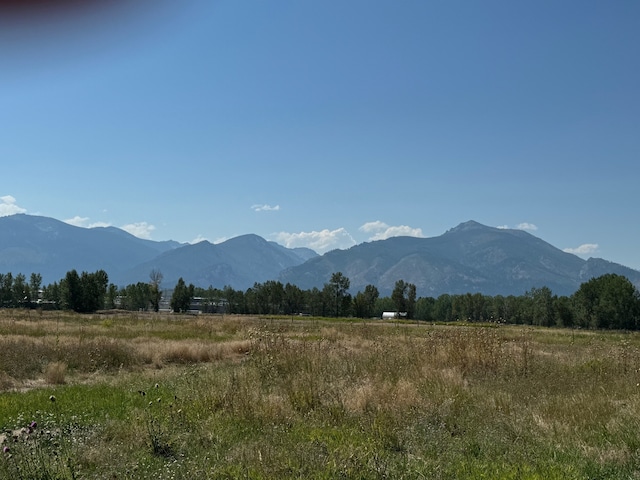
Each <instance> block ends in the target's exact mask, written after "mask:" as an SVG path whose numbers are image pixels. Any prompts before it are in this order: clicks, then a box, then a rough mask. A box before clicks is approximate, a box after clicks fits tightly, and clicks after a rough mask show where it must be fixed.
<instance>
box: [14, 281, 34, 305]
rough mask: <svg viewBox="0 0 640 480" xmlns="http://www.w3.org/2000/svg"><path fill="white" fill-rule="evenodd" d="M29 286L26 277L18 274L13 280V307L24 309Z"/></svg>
mask: <svg viewBox="0 0 640 480" xmlns="http://www.w3.org/2000/svg"><path fill="white" fill-rule="evenodd" d="M29 298H30V296H29V285H27V277H25V276H24V274H22V273H19V274H17V275H16V276H15V278H14V280H13V306H14V307H24V306H25V305H26V304H27V303H28V302H29Z"/></svg>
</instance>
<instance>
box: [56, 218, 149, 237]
mask: <svg viewBox="0 0 640 480" xmlns="http://www.w3.org/2000/svg"><path fill="white" fill-rule="evenodd" d="M90 220H91V219H90V218H89V217H81V216H80V215H76V216H75V217H73V218H68V219H66V220H63V222H65V223H68V224H69V225H73V226H74V227H82V228H98V227H111V226H112V224H111V223H108V222H91V221H90ZM119 228H120V229H121V230H124V231H125V232H128V233H130V234H131V235H133V236H135V237H138V238H143V239H145V240H151V232H153V231H154V230H155V229H156V227H155V226H154V225H151V224H150V223H148V222H135V223H128V224H126V225H122V226H121V227H119Z"/></svg>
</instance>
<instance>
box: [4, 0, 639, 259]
mask: <svg viewBox="0 0 640 480" xmlns="http://www.w3.org/2000/svg"><path fill="white" fill-rule="evenodd" d="M120 3H121V4H117V3H116V4H115V5H116V7H114V8H113V10H108V9H103V10H101V11H99V12H98V11H85V12H82V13H81V14H78V15H74V16H69V15H68V14H69V12H65V13H66V15H67V16H65V15H59V16H56V17H48V18H47V19H44V18H39V17H38V18H35V17H33V16H31V17H29V16H25V15H22V16H10V15H8V14H7V13H6V12H0V159H1V165H2V170H1V173H0V215H6V214H11V213H19V212H22V213H29V214H37V215H45V216H50V217H54V218H57V219H60V220H65V221H68V222H69V223H73V224H76V225H80V226H85V227H90V226H93V225H114V226H117V227H122V228H125V229H127V230H128V231H130V232H132V233H134V234H136V235H138V236H141V237H144V238H151V239H153V240H166V239H173V240H177V241H181V242H195V241H198V240H202V239H207V240H209V241H212V242H218V241H221V240H224V239H228V238H231V237H234V236H237V235H241V234H245V233H256V234H258V235H261V236H263V237H264V238H266V239H269V240H275V241H278V242H279V243H281V244H283V245H286V246H291V247H293V246H310V247H311V248H314V249H315V250H317V251H318V252H320V253H322V252H324V251H327V250H329V249H332V248H346V247H349V246H351V245H354V244H357V243H361V242H363V241H369V240H372V239H380V238H386V237H388V236H391V235H399V234H405V235H406V234H408V235H415V236H424V237H431V236H436V235H440V234H442V233H444V232H445V231H446V230H448V229H449V228H452V227H454V226H456V225H457V224H459V223H460V222H464V221H467V220H471V219H473V220H476V221H478V222H481V223H484V224H486V225H490V226H500V227H502V226H506V227H509V228H523V229H526V230H528V231H530V232H531V233H533V234H534V235H536V236H538V237H540V238H542V239H544V240H546V241H548V242H550V243H551V244H553V245H555V246H557V247H558V248H562V249H571V251H574V252H576V253H579V254H580V255H581V256H582V257H583V258H588V257H589V256H596V257H602V258H605V259H607V260H611V261H615V262H618V263H622V264H624V265H627V266H630V267H632V268H636V269H640V249H638V238H639V237H640V222H639V221H638V220H639V214H638V207H639V205H638V204H639V202H638V198H639V194H638V181H639V179H640V175H639V173H640V171H639V170H640V166H639V165H640V162H639V161H638V160H639V158H638V153H639V152H640V135H639V133H640V87H639V85H640V56H639V55H638V46H639V45H640V28H638V25H639V22H640V3H638V2H636V1H617V2H600V1H598V2H596V1H589V0H579V1H570V0H567V1H562V2H558V1H535V2H534V1H531V2H513V1H491V0H489V1H483V2H476V1H446V2H443V1H436V0H433V1H431V0H419V1H417V0H416V1H411V0H407V1H403V2H398V1H371V0H367V1H359V0H354V1H347V2H344V1H322V2H310V1H300V0H290V1H289V0H279V1H277V2H265V1H246V2H236V1H214V0H193V1H183V2H172V3H170V2H161V1H156V2H152V1H148V0H145V1H143V0H141V1H139V2H134V3H135V5H136V6H135V7H131V6H129V7H124V6H123V5H124V3H126V2H120ZM3 13H4V15H3Z"/></svg>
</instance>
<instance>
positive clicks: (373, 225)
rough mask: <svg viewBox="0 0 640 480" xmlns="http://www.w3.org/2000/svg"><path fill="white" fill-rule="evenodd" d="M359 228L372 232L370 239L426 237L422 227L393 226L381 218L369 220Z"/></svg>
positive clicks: (362, 230)
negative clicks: (373, 220)
mask: <svg viewBox="0 0 640 480" xmlns="http://www.w3.org/2000/svg"><path fill="white" fill-rule="evenodd" d="M358 230H360V231H361V232H365V233H368V234H371V237H370V238H369V240H386V239H387V238H391V237H419V238H422V237H424V235H423V233H422V229H421V228H413V227H409V226H407V225H398V226H391V225H387V224H386V223H384V222H381V221H380V220H376V221H375V222H367V223H365V224H364V225H362V226H361V227H360V228H359V229H358Z"/></svg>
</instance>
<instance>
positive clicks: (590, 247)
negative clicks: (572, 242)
mask: <svg viewBox="0 0 640 480" xmlns="http://www.w3.org/2000/svg"><path fill="white" fill-rule="evenodd" d="M598 248H600V246H599V245H598V244H597V243H583V244H582V245H580V246H579V247H576V248H563V249H562V251H563V252H567V253H573V254H574V255H591V254H592V253H595V252H597V251H598Z"/></svg>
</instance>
